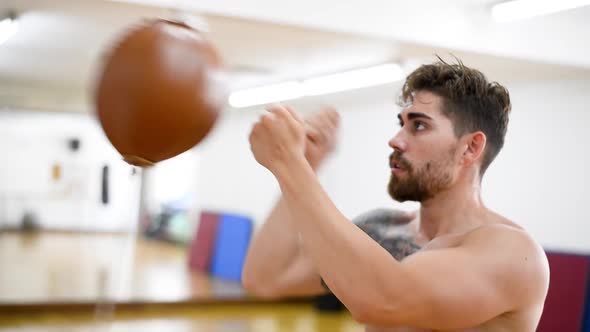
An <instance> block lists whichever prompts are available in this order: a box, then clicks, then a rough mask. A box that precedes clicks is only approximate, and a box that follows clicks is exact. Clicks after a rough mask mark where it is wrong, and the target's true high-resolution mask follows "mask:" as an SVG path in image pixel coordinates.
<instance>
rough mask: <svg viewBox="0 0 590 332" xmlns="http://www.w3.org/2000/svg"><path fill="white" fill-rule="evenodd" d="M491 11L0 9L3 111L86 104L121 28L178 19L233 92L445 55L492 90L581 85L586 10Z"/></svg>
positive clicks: (39, 1)
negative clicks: (516, 15)
mask: <svg viewBox="0 0 590 332" xmlns="http://www.w3.org/2000/svg"><path fill="white" fill-rule="evenodd" d="M138 2H141V3H138ZM494 2H497V1H491V0H454V1H444V2H443V1H437V0H414V1H396V0H363V1H358V0H347V1H341V0H323V1H321V2H320V1H317V0H315V1H311V0H298V1H289V2H287V1H271V0H248V1H245V0H241V1H238V0H236V1H228V0H199V1H184V0H175V1H171V0H168V1H167V0H130V1H125V2H115V1H104V0H100V1H99V0H85V1H76V0H54V1H48V0H2V2H1V3H0V13H1V12H2V11H4V10H7V9H14V10H16V11H17V12H18V13H19V14H20V20H19V30H18V32H17V34H16V35H15V36H14V37H12V38H11V39H9V40H8V41H7V42H6V43H5V44H2V45H1V46H0V106H2V104H4V105H7V104H8V105H13V106H14V105H17V104H18V100H22V99H23V98H28V97H30V96H31V95H41V94H43V93H45V94H51V95H52V96H54V98H57V99H59V100H66V99H72V98H73V97H72V96H77V98H83V96H84V93H85V92H86V91H87V90H88V89H89V87H91V86H92V77H93V75H94V73H95V70H96V64H97V63H98V62H99V60H100V57H101V54H103V53H104V52H105V50H106V49H108V46H109V45H110V43H112V40H113V39H115V38H116V37H117V36H118V34H120V33H121V31H123V30H124V29H125V28H126V27H128V26H129V25H131V24H133V23H134V22H137V21H138V20H140V19H141V18H146V17H167V18H171V17H176V16H178V15H179V13H181V14H186V13H190V14H195V15H199V16H201V17H202V18H203V19H204V20H205V21H206V22H207V25H208V26H209V33H208V36H209V38H210V39H211V40H212V41H213V42H214V43H215V45H216V47H217V48H218V49H219V51H220V52H221V54H222V56H223V57H224V59H225V61H226V63H227V65H228V68H229V69H230V72H231V73H232V76H231V77H232V84H233V86H234V87H235V88H239V87H245V86H252V85H258V84H261V83H265V82H273V81H278V80H281V79H287V78H297V77H306V76H311V75H317V74H320V73H328V72H334V71H338V70H343V69H350V68H356V67H360V66H365V65H372V64H377V63H382V62H386V61H398V62H400V63H402V64H409V65H412V64H414V65H415V64H416V63H420V62H423V61H430V60H432V59H433V56H432V55H433V54H434V53H439V54H442V55H443V56H448V54H449V53H450V52H452V53H453V54H455V55H457V56H459V57H460V58H461V59H462V60H463V61H464V62H465V63H466V64H469V65H473V66H477V67H478V68H481V69H482V70H483V71H484V72H485V73H486V74H488V75H489V76H490V77H491V78H493V79H495V80H499V81H504V80H510V81H519V80H535V79H590V38H588V37H587V35H589V33H588V32H590V9H589V8H588V7H586V8H581V9H578V10H572V11H568V12H564V13H560V14H555V15H551V16H547V17H542V18H536V19H530V20H526V21H521V22H517V23H507V24H498V23H494V22H493V21H492V20H491V18H490V14H489V8H490V5H491V4H492V3H494ZM74 108H75V107H74Z"/></svg>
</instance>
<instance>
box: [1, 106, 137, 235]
mask: <svg viewBox="0 0 590 332" xmlns="http://www.w3.org/2000/svg"><path fill="white" fill-rule="evenodd" d="M74 137H77V138H79V139H80V141H81V145H80V149H79V150H78V151H76V152H73V151H70V150H69V148H68V145H67V141H68V139H70V138H74ZM0 151H1V152H2V154H1V155H0V227H15V226H18V225H20V222H21V220H22V217H23V214H24V213H25V212H26V211H31V212H33V213H34V214H35V215H36V216H37V217H38V218H39V220H38V221H39V223H40V225H41V226H42V227H44V228H51V229H69V230H87V231H90V230H100V231H120V230H133V229H135V224H136V221H137V212H138V198H139V196H138V192H139V179H140V175H139V174H135V175H134V174H132V169H131V167H130V166H129V165H127V164H126V163H124V162H123V161H122V160H121V158H120V156H119V155H118V154H117V153H116V151H115V150H114V149H113V148H112V147H111V145H110V144H109V143H108V141H107V140H106V138H105V137H104V134H103V133H102V130H101V129H100V127H99V126H98V124H97V122H96V121H95V120H94V118H93V117H91V116H88V115H84V114H68V113H40V112H30V111H26V110H20V111H18V112H15V111H4V112H0ZM54 165H59V167H60V168H61V172H60V173H61V175H60V176H59V178H57V179H55V178H54V177H53V172H52V168H53V166H54ZM105 165H108V166H109V176H110V179H109V187H110V188H109V189H110V191H109V195H110V197H109V198H110V199H109V203H108V204H106V205H105V204H103V203H102V202H101V182H102V180H101V176H102V168H103V166H105Z"/></svg>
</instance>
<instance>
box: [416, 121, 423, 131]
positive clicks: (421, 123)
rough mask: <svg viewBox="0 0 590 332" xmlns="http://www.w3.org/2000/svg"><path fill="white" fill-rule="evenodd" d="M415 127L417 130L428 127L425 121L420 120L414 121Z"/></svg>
mask: <svg viewBox="0 0 590 332" xmlns="http://www.w3.org/2000/svg"><path fill="white" fill-rule="evenodd" d="M414 129H416V130H418V131H420V130H424V129H426V125H424V123H423V122H420V121H415V122H414Z"/></svg>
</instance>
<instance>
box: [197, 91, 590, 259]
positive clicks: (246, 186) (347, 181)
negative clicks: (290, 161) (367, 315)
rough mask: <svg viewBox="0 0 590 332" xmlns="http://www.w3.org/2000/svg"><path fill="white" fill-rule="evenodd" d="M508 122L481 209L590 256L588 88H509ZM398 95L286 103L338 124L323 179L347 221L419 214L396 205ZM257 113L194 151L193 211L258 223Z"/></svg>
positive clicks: (261, 189) (261, 199)
mask: <svg viewBox="0 0 590 332" xmlns="http://www.w3.org/2000/svg"><path fill="white" fill-rule="evenodd" d="M508 87H509V89H510V93H511V96H512V100H513V113H512V117H511V123H510V126H509V131H508V135H507V138H506V145H505V148H504V150H503V151H502V152H501V153H500V155H499V156H498V158H497V159H496V161H495V162H494V163H493V164H492V166H491V167H490V169H489V170H488V173H487V174H486V177H485V179H484V185H483V197H484V200H485V202H486V203H487V205H488V206H489V207H491V208H493V209H495V210H497V211H498V212H499V213H501V214H503V215H505V216H507V217H509V218H511V219H513V220H514V221H516V222H517V223H519V224H521V225H523V226H524V227H525V228H527V229H528V230H529V231H530V232H531V233H532V234H533V235H534V236H535V237H536V238H537V239H538V240H539V241H540V242H541V243H542V244H543V245H545V246H546V247H548V248H554V249H567V250H574V251H585V252H590V239H588V237H589V236H590V211H589V209H588V206H590V193H589V191H590V190H589V189H588V185H589V184H590V183H589V181H588V176H587V175H586V172H587V170H588V169H590V157H588V156H587V151H588V148H587V147H586V145H587V144H588V143H590V133H588V130H587V129H588V128H589V125H588V124H589V123H590V110H588V107H587V105H590V95H589V94H588V93H587V92H588V91H590V89H589V88H590V82H547V83H530V84H519V85H513V86H511V85H510V84H508ZM397 89H399V86H396V85H388V86H383V87H380V88H376V89H369V90H362V91H356V92H349V93H346V94H338V95H332V96H327V97H323V98H322V99H319V98H316V99H314V100H308V101H303V102H301V101H300V102H296V103H291V104H294V105H295V106H299V107H300V109H302V110H304V111H307V110H310V109H312V105H318V104H321V103H323V102H330V103H333V104H335V105H337V106H338V107H339V110H340V111H341V114H342V119H343V124H342V125H343V128H342V135H341V145H340V147H339V148H338V150H337V152H336V154H335V155H334V157H333V158H332V159H331V160H330V162H329V163H328V164H327V165H326V167H325V168H324V169H323V170H322V172H321V180H322V181H323V183H324V184H325V186H326V190H327V191H328V192H329V193H330V194H331V195H332V198H333V199H334V201H335V203H336V204H337V206H338V207H339V208H340V209H341V210H342V211H343V212H344V213H345V214H346V215H347V216H349V217H354V216H355V215H357V214H359V213H361V212H363V211H365V210H368V209H372V208H375V207H387V206H393V207H400V208H403V209H414V208H416V206H417V205H416V204H415V203H404V204H403V205H401V204H398V203H395V202H392V201H391V200H390V199H389V198H388V195H387V192H386V184H387V181H388V177H389V170H388V165H387V156H388V154H389V153H390V148H389V147H388V146H387V141H388V139H389V138H390V137H391V136H392V135H394V134H395V131H396V130H397V125H396V122H397V121H396V114H397V112H398V110H397V108H396V106H395V103H394V100H395V96H396V93H397ZM260 112H261V111H260V109H245V110H232V111H230V112H226V113H225V115H224V117H223V118H222V120H221V121H220V123H219V124H218V126H217V127H216V128H215V129H214V131H213V132H212V133H211V135H210V136H209V137H208V138H207V139H206V141H205V142H203V143H202V144H201V145H200V146H198V147H197V148H196V151H198V153H199V158H200V175H199V181H200V185H199V190H198V193H199V194H198V196H199V197H200V199H199V201H198V205H199V206H200V207H201V208H213V209H224V210H230V211H239V212H242V213H246V214H249V215H251V216H253V217H254V218H255V219H256V221H257V223H260V222H261V221H262V220H263V218H264V216H265V215H266V213H268V209H269V208H270V207H271V206H272V204H273V202H274V199H275V197H276V195H277V194H278V187H277V185H276V183H275V182H274V180H273V177H272V175H271V174H270V173H269V172H268V171H266V170H265V169H263V168H262V167H261V166H259V165H258V164H257V163H256V162H255V160H254V159H253V157H252V155H251V152H250V150H249V145H248V141H247V137H248V133H249V130H250V128H251V126H252V124H253V122H254V121H255V120H256V119H257V117H258V115H259V114H260Z"/></svg>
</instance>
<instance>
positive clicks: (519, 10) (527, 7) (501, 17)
mask: <svg viewBox="0 0 590 332" xmlns="http://www.w3.org/2000/svg"><path fill="white" fill-rule="evenodd" d="M587 5H590V0H514V1H508V2H503V3H499V4H497V5H495V6H494V7H492V16H493V17H494V19H495V20H496V21H499V22H508V21H515V20H522V19H526V18H531V17H535V16H542V15H547V14H552V13H557V12H560V11H564V10H568V9H574V8H578V7H582V6H587Z"/></svg>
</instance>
